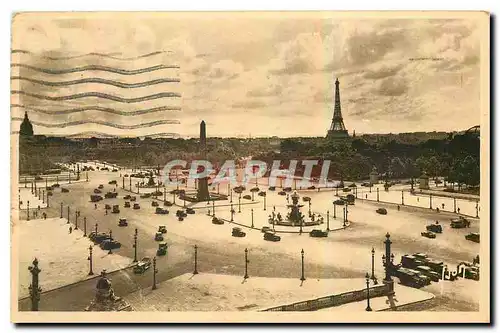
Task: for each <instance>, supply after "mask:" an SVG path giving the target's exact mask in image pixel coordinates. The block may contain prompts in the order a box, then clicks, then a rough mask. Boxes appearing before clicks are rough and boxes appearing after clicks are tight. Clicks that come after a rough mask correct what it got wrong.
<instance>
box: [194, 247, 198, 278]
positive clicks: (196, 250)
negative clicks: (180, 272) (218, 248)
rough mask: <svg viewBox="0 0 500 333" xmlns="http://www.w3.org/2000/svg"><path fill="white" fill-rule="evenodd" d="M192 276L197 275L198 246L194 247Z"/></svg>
mask: <svg viewBox="0 0 500 333" xmlns="http://www.w3.org/2000/svg"><path fill="white" fill-rule="evenodd" d="M193 274H198V245H196V244H195V245H194V271H193Z"/></svg>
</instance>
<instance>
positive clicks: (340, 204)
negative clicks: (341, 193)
mask: <svg viewBox="0 0 500 333" xmlns="http://www.w3.org/2000/svg"><path fill="white" fill-rule="evenodd" d="M333 204H334V205H337V206H343V205H345V201H344V200H342V199H337V200H335V201H334V202H333Z"/></svg>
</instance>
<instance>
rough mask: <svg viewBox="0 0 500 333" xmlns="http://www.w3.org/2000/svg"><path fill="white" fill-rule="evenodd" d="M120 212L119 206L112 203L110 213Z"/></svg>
mask: <svg viewBox="0 0 500 333" xmlns="http://www.w3.org/2000/svg"><path fill="white" fill-rule="evenodd" d="M119 212H120V207H119V206H118V205H113V210H112V211H111V213H113V214H118V213H119Z"/></svg>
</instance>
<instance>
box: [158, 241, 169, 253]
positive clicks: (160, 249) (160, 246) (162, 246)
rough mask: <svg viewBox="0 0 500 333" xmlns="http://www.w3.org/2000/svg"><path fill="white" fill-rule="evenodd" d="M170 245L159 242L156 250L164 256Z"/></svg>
mask: <svg viewBox="0 0 500 333" xmlns="http://www.w3.org/2000/svg"><path fill="white" fill-rule="evenodd" d="M167 248H168V245H167V243H166V242H161V243H159V244H158V250H156V255H157V256H164V255H166V254H167Z"/></svg>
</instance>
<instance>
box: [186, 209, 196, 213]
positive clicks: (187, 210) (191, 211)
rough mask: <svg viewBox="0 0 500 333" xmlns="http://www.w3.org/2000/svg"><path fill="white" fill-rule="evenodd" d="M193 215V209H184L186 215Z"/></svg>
mask: <svg viewBox="0 0 500 333" xmlns="http://www.w3.org/2000/svg"><path fill="white" fill-rule="evenodd" d="M194 213H195V211H194V209H193V208H191V207H188V208H186V214H194Z"/></svg>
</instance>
